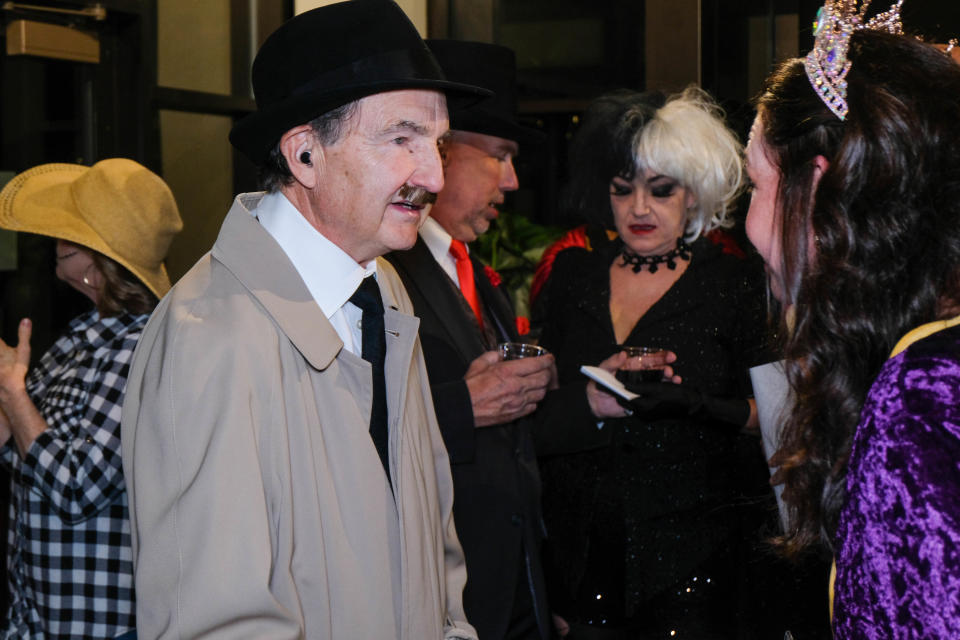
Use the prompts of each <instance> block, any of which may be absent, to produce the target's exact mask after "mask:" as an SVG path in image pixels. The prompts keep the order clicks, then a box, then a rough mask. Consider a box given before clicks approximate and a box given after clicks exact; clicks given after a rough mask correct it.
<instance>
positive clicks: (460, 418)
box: [388, 40, 555, 640]
mask: <svg viewBox="0 0 960 640" xmlns="http://www.w3.org/2000/svg"><path fill="white" fill-rule="evenodd" d="M428 45H429V47H430V49H431V51H433V53H434V55H435V56H436V57H437V60H438V61H439V62H440V66H441V67H442V68H443V70H444V73H445V74H446V76H447V78H448V79H450V80H456V81H458V82H465V83H469V84H473V85H478V86H481V87H483V88H485V89H490V90H492V91H493V92H494V97H493V98H490V99H487V100H485V101H482V102H480V103H478V104H476V105H472V106H468V107H466V108H451V110H450V120H451V123H450V124H451V133H450V136H449V138H448V140H447V141H446V142H445V144H444V173H445V177H446V182H445V184H444V187H443V190H442V191H441V192H440V194H439V195H438V197H437V202H436V204H435V205H434V206H433V208H432V209H431V210H430V217H429V218H428V219H427V220H426V221H425V222H424V224H423V227H422V228H421V229H420V237H419V238H418V240H417V243H416V245H414V247H413V249H411V250H410V251H398V252H394V253H391V254H390V255H389V256H388V259H389V260H390V261H391V262H392V263H393V264H394V266H395V267H396V268H397V272H398V273H399V274H400V277H401V278H402V279H403V283H404V286H405V287H406V288H407V291H408V292H409V293H410V298H411V299H412V300H413V305H414V312H415V313H416V314H417V316H419V317H420V319H421V321H420V339H421V341H422V342H423V350H424V355H425V357H426V360H427V371H428V373H429V376H430V382H431V384H432V392H433V400H434V404H435V407H436V411H437V419H438V421H439V423H440V431H441V433H442V434H443V438H444V441H445V442H446V445H447V450H448V451H449V453H450V462H451V466H452V471H453V483H454V493H455V497H456V500H455V502H454V516H455V521H456V525H457V533H458V534H459V537H460V541H461V543H462V544H463V551H464V555H465V556H466V560H467V586H466V589H465V590H464V594H463V605H464V609H465V610H466V613H467V618H468V619H469V620H470V622H471V624H473V625H474V626H475V627H476V629H477V632H478V633H479V634H480V637H481V638H489V639H490V640H502V639H504V638H510V639H516V638H530V639H540V638H544V639H545V638H548V637H549V635H550V632H549V630H550V627H551V624H550V616H549V612H548V609H547V606H546V597H545V588H544V580H543V573H542V567H541V562H540V543H541V538H542V535H543V525H542V522H541V516H540V480H539V476H538V473H537V461H536V456H535V454H534V451H533V445H532V439H531V434H530V421H529V420H525V419H523V418H524V416H526V415H527V414H529V413H531V412H532V411H533V410H534V409H535V408H536V406H537V402H539V400H540V399H542V398H543V396H544V394H545V393H546V389H547V386H548V385H549V383H550V381H551V379H552V378H553V375H554V374H555V366H554V361H553V356H551V355H544V356H540V357H536V358H525V359H520V360H509V361H507V360H501V359H500V356H499V354H498V352H497V350H496V348H497V343H498V342H511V341H517V340H518V339H519V338H518V335H517V327H516V319H515V317H514V314H513V310H512V308H511V306H510V302H509V299H508V297H507V296H506V295H505V294H504V292H503V291H502V287H500V286H498V285H499V283H498V282H496V279H494V280H493V281H491V279H490V277H489V276H488V275H487V274H486V272H485V270H484V269H483V265H482V264H481V263H480V262H479V261H478V260H477V259H476V258H475V257H474V256H472V255H469V252H468V251H469V250H468V249H467V247H466V243H468V242H472V241H473V240H476V239H477V237H478V236H480V235H482V234H483V233H485V232H486V231H487V229H488V228H489V226H490V222H491V220H493V219H495V218H496V217H497V215H498V211H497V208H498V207H499V206H500V204H502V203H503V200H504V194H505V193H506V192H509V191H514V190H516V189H517V187H518V186H519V185H518V182H517V174H516V172H515V171H514V166H513V159H514V157H515V156H516V155H517V153H518V151H519V148H520V145H521V144H523V145H527V144H531V143H536V142H538V141H539V140H540V139H541V138H542V135H541V134H540V133H539V132H537V131H535V130H533V129H529V128H526V127H524V126H522V125H521V124H519V123H518V121H517V112H516V62H515V56H514V53H513V51H511V50H510V49H507V48H506V47H501V46H497V45H492V44H485V43H479V42H461V41H454V40H431V41H428Z"/></svg>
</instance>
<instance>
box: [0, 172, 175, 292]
mask: <svg viewBox="0 0 960 640" xmlns="http://www.w3.org/2000/svg"><path fill="white" fill-rule="evenodd" d="M0 227H2V228H4V229H10V230H12V231H26V232H29V233H38V234H41V235H45V236H50V237H53V238H59V239H61V240H66V241H68V242H73V243H75V244H78V245H81V246H84V247H87V248H88V249H93V250H94V251H97V252H99V253H102V254H103V255H105V256H107V257H108V258H112V259H114V260H116V261H117V262H119V263H120V264H122V265H123V266H124V267H126V268H127V269H128V270H129V271H130V273H132V274H133V275H135V276H136V277H137V278H139V279H140V281H141V282H143V284H145V285H147V287H148V288H149V289H150V290H151V291H152V292H153V293H154V294H156V296H157V297H158V298H162V297H163V296H164V294H166V293H167V291H169V290H170V278H169V276H167V270H166V268H165V267H164V266H163V259H164V257H165V256H166V255H167V249H168V248H169V247H170V241H171V240H172V239H173V236H174V235H175V234H176V233H178V232H179V231H180V229H182V228H183V223H182V222H181V220H180V214H179V212H178V211H177V203H176V201H175V200H174V199H173V194H172V193H170V188H169V187H167V185H166V183H164V181H163V180H162V179H161V178H160V176H158V175H156V174H155V173H153V172H152V171H150V170H149V169H147V168H146V167H144V166H142V165H140V164H138V163H136V162H134V161H133V160H127V159H126V158H111V159H109V160H101V161H100V162H98V163H97V164H95V165H93V166H92V167H85V166H83V165H78V164H41V165H39V166H36V167H33V168H32V169H29V170H27V171H24V172H23V173H21V174H19V175H17V176H16V177H14V178H13V180H11V181H10V182H9V183H7V186H5V187H4V188H3V191H0Z"/></svg>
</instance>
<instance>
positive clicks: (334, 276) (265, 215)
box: [252, 192, 377, 319]
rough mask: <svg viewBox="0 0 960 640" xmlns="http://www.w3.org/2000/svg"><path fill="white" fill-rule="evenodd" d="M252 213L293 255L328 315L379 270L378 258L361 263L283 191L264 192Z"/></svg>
mask: <svg viewBox="0 0 960 640" xmlns="http://www.w3.org/2000/svg"><path fill="white" fill-rule="evenodd" d="M252 213H253V214H254V215H255V216H256V218H257V219H258V220H259V221H260V224H261V225H262V226H263V228H264V230H266V232H267V233H269V234H270V235H271V236H273V239H274V240H276V241H277V244H279V245H280V248H281V249H283V252H284V253H286V254H287V257H288V258H290V262H292V263H293V266H294V268H295V269H296V270H297V273H298V274H300V277H301V278H303V282H304V284H306V285H307V290H308V291H310V295H311V296H313V299H314V300H316V301H317V304H318V305H320V309H321V310H322V311H323V314H324V315H325V316H326V317H327V318H328V319H329V318H330V316H332V315H333V314H334V313H336V312H337V311H338V310H339V309H340V307H342V306H343V304H344V303H345V302H346V301H347V300H349V298H350V296H351V295H353V292H354V291H356V289H357V287H358V286H359V285H360V281H361V280H362V279H363V278H365V277H366V276H368V275H371V274H376V272H377V261H376V260H371V261H370V262H369V263H368V264H367V266H366V267H363V266H361V265H359V264H357V262H356V261H355V260H354V259H353V258H351V257H350V256H349V255H347V254H346V252H344V251H343V249H341V248H340V247H338V246H337V245H335V244H334V243H333V242H331V241H330V240H328V239H327V238H326V237H325V236H324V235H323V234H322V233H320V232H319V231H317V230H316V229H315V228H314V227H313V225H311V224H310V223H309V222H307V219H306V218H304V217H303V214H301V213H300V212H299V211H298V210H297V209H296V207H294V206H293V204H291V203H290V201H289V200H287V197H286V196H285V195H283V194H282V193H279V192H276V193H268V194H267V195H265V196H263V198H262V199H261V200H260V203H259V204H258V205H257V208H256V209H253V210H252Z"/></svg>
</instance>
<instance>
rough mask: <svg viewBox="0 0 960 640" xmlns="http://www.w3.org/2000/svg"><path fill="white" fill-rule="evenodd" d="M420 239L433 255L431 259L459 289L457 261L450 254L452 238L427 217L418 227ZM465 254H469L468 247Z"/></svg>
mask: <svg viewBox="0 0 960 640" xmlns="http://www.w3.org/2000/svg"><path fill="white" fill-rule="evenodd" d="M420 237H421V238H423V241H424V243H426V245H427V248H428V249H430V253H431V254H433V259H434V260H436V261H437V264H439V265H440V267H441V268H442V269H443V270H444V271H446V272H447V275H448V276H450V279H451V280H453V283H454V284H455V285H457V288H458V289H459V288H460V278H458V277H457V261H456V260H455V259H454V257H453V255H451V253H450V242H451V241H452V240H453V236H451V235H450V234H449V233H447V231H446V230H445V229H444V228H443V227H441V226H440V223H439V222H437V221H436V220H434V219H433V218H431V217H429V216H427V219H426V220H424V221H423V226H421V227H420ZM467 253H470V247H469V246H467Z"/></svg>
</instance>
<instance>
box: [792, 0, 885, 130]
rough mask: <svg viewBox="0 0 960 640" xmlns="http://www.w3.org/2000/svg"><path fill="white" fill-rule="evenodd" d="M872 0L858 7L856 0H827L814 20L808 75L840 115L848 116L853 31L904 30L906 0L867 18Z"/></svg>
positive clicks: (825, 100) (829, 105) (827, 102)
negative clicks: (848, 75) (902, 18)
mask: <svg viewBox="0 0 960 640" xmlns="http://www.w3.org/2000/svg"><path fill="white" fill-rule="evenodd" d="M870 2H871V0H863V2H862V4H861V5H860V9H859V10H857V0H826V2H825V3H824V5H823V6H822V7H820V10H819V11H818V12H817V19H816V21H815V22H814V23H813V35H814V43H813V49H812V50H811V51H810V53H808V54H807V58H806V60H805V62H804V66H805V67H806V69H807V78H809V79H810V84H811V85H813V88H814V90H815V91H816V92H817V95H819V96H820V99H821V100H823V102H824V104H826V105H827V107H829V108H830V111H832V112H833V113H834V114H835V115H836V116H837V117H838V118H840V119H841V120H843V119H844V118H845V117H846V116H847V111H848V108H847V72H848V71H850V60H849V59H848V58H847V49H848V48H849V47H850V36H851V35H853V32H854V31H860V30H863V29H870V30H874V31H886V32H888V33H893V34H902V33H903V24H902V23H901V21H900V5H902V4H903V0H898V2H897V3H896V4H894V5H893V6H892V7H890V8H889V9H888V10H887V11H884V12H883V13H878V14H877V15H875V16H874V17H873V18H871V19H870V20H869V21H868V22H864V18H865V17H866V13H867V9H868V8H870Z"/></svg>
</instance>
